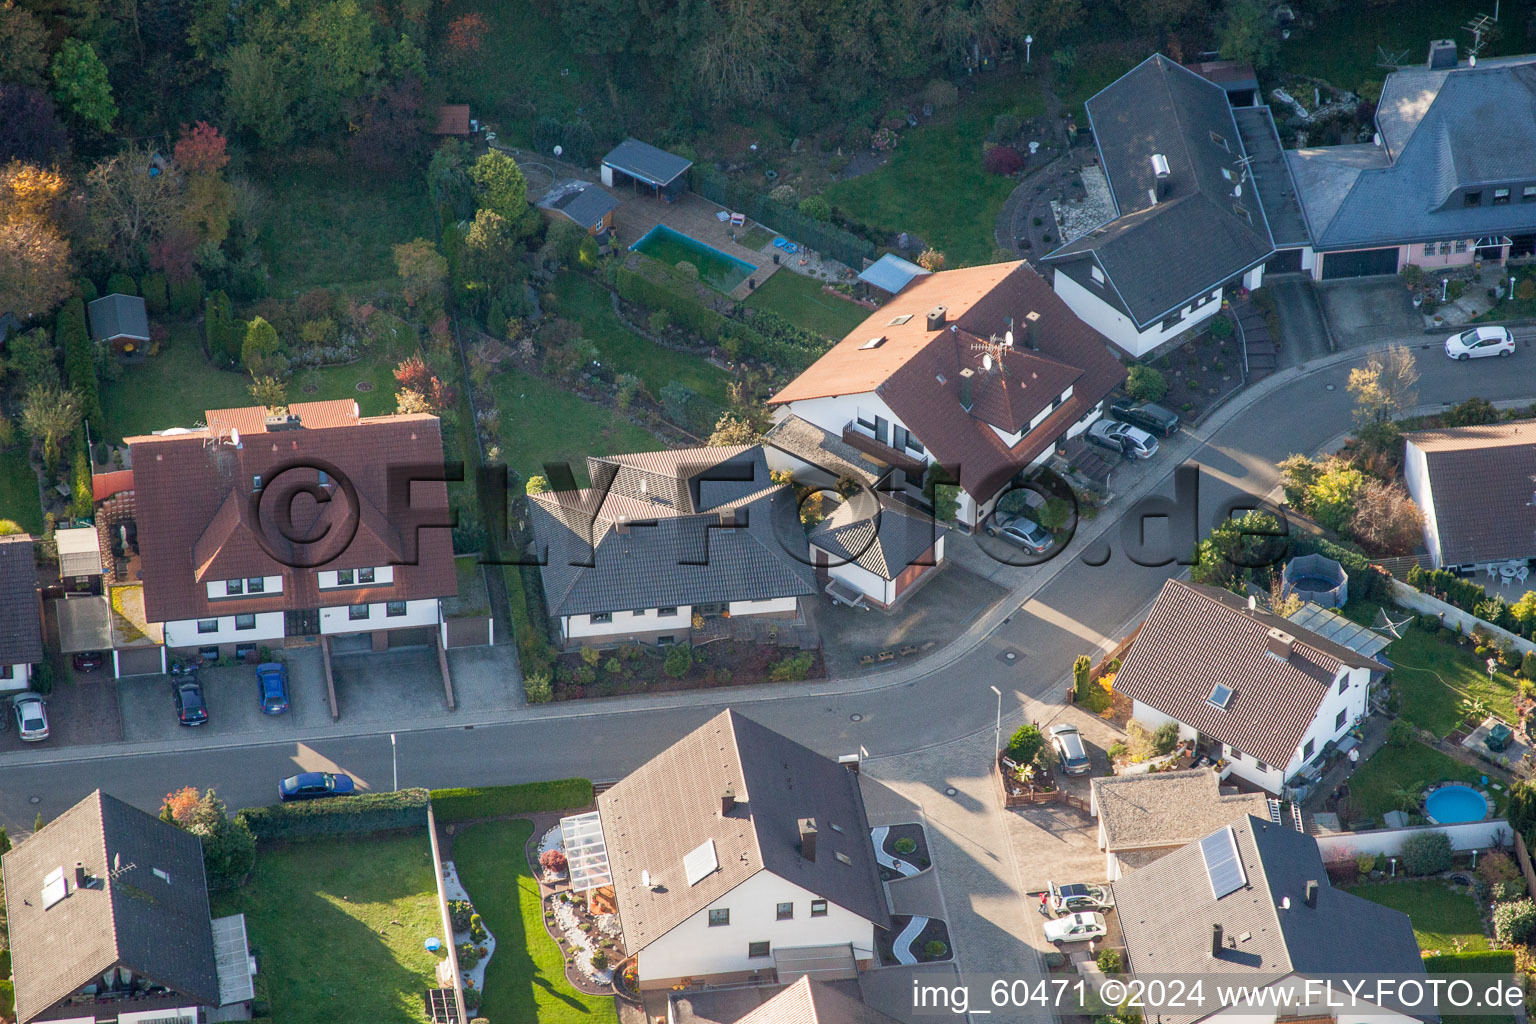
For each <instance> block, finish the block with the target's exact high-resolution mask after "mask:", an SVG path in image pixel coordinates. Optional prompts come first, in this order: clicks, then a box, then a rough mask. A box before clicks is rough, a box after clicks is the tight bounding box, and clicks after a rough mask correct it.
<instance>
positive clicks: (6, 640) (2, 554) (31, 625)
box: [0, 533, 43, 665]
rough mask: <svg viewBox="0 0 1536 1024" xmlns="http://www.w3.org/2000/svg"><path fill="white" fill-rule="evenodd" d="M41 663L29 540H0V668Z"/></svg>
mask: <svg viewBox="0 0 1536 1024" xmlns="http://www.w3.org/2000/svg"><path fill="white" fill-rule="evenodd" d="M42 660H43V623H42V618H41V616H40V615H39V614H38V603H37V567H36V563H35V562H34V560H33V554H32V538H31V537H30V536H28V535H27V534H25V533H16V534H10V535H9V536H3V537H0V665H30V664H33V663H34V662H39V661H42Z"/></svg>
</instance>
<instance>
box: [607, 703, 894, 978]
mask: <svg viewBox="0 0 1536 1024" xmlns="http://www.w3.org/2000/svg"><path fill="white" fill-rule="evenodd" d="M727 790H729V791H730V792H731V793H732V794H733V795H734V796H735V798H736V807H735V809H734V810H733V811H732V812H731V813H730V814H729V815H722V814H721V800H720V798H721V795H722V794H723V793H725V792H726V791H727ZM597 809H598V812H599V813H600V814H601V816H602V822H603V840H604V843H605V844H606V845H607V848H608V861H609V864H610V865H611V867H612V869H613V878H614V882H613V885H614V894H615V897H616V899H617V902H618V906H619V921H620V923H621V924H622V925H623V929H624V946H625V948H626V949H627V950H629V952H630V953H635V952H638V951H639V950H641V949H643V948H645V947H646V946H647V945H649V944H650V943H651V942H653V941H655V940H656V939H657V938H659V937H661V936H662V935H665V934H666V933H667V932H669V931H671V930H672V929H673V928H675V927H676V926H677V925H679V924H681V923H682V922H684V921H686V920H688V919H689V918H690V917H692V916H693V915H694V914H697V913H698V912H699V911H701V910H703V909H704V908H705V907H707V906H709V905H710V904H712V903H714V902H715V901H716V900H718V899H720V898H721V897H722V896H724V895H725V894H727V893H729V892H730V891H732V890H733V889H735V888H736V887H737V886H739V885H740V884H741V883H743V882H745V881H746V880H747V879H749V878H751V877H752V876H754V875H756V874H757V873H758V872H759V871H769V872H772V873H773V874H775V875H778V876H779V877H780V878H783V879H786V880H787V881H789V882H791V883H793V884H795V885H798V886H800V887H801V888H803V889H805V890H807V891H808V892H811V893H814V894H815V895H816V896H818V897H821V898H824V899H827V900H829V901H831V902H833V903H836V904H837V905H838V906H840V907H842V908H843V909H845V910H848V911H850V912H852V913H854V914H857V915H859V916H860V917H862V918H864V919H865V920H868V921H870V922H873V923H874V924H876V925H878V926H880V927H882V928H883V927H887V926H888V925H889V924H890V917H889V911H888V910H887V909H886V901H885V892H884V890H883V888H882V887H881V884H880V874H879V867H878V865H877V864H876V863H875V858H874V847H873V846H872V845H871V843H870V840H869V819H868V817H867V815H866V814H865V811H864V799H863V797H862V795H861V794H860V792H859V785H858V776H857V775H855V774H853V773H852V772H850V771H848V770H847V769H846V768H844V767H843V766H842V765H839V764H837V763H836V762H835V761H833V760H831V759H830V758H827V757H823V756H822V755H821V754H818V753H816V752H815V751H813V750H810V749H808V748H806V747H803V746H801V745H800V744H798V743H796V742H795V741H794V740H791V739H789V738H788V737H787V736H782V735H780V734H779V733H776V732H774V731H773V730H772V729H768V728H766V727H764V726H761V725H759V724H757V723H756V722H754V721H752V720H751V719H749V718H745V717H743V716H742V715H740V714H739V713H737V712H734V711H729V710H727V711H723V712H721V713H720V714H718V715H716V716H715V717H714V718H712V719H710V720H709V721H708V722H706V723H704V724H703V725H702V726H700V727H699V728H697V729H695V730H694V731H693V732H691V733H689V734H688V735H687V736H684V737H683V738H682V739H680V740H678V741H677V742H676V743H674V744H672V746H670V747H668V748H667V749H666V750H664V751H662V752H661V753H660V754H657V755H656V756H655V757H653V758H652V759H651V760H649V761H647V762H646V763H645V764H643V765H641V766H640V767H639V768H637V769H636V770H635V771H634V772H632V773H630V775H629V776H627V777H626V778H625V779H624V780H623V781H621V782H619V783H618V784H617V785H615V786H614V787H613V788H612V789H610V790H608V791H607V792H605V793H603V794H601V795H600V796H599V797H598V798H597ZM802 818H814V819H815V821H816V829H817V841H816V859H815V860H814V861H810V860H806V859H805V857H803V856H802V855H801V851H800V833H799V827H798V825H799V821H800V819H802ZM709 840H713V842H714V845H715V856H716V860H717V862H718V865H719V867H718V870H716V871H713V872H711V873H710V874H708V875H706V876H704V878H702V879H700V880H698V881H696V883H695V884H693V885H689V884H688V881H687V877H686V876H685V874H684V871H683V858H684V857H685V856H686V855H687V854H688V853H690V852H691V851H693V850H695V849H697V848H698V847H699V846H701V845H702V844H704V843H705V842H706V841H709ZM838 854H843V855H845V856H846V857H847V859H848V861H849V863H846V864H845V863H843V862H842V860H840V859H839V858H838V856H837V855H838ZM642 871H644V872H648V874H649V878H650V882H651V885H652V886H654V887H655V888H648V887H647V886H645V885H643V884H641V872H642ZM802 912H804V913H809V909H808V908H807V909H805V910H804V911H802Z"/></svg>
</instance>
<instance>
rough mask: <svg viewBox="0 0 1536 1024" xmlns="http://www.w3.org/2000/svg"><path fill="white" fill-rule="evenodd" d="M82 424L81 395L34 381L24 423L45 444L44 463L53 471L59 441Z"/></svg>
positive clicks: (25, 404)
mask: <svg viewBox="0 0 1536 1024" xmlns="http://www.w3.org/2000/svg"><path fill="white" fill-rule="evenodd" d="M79 425H80V396H79V395H77V394H75V393H74V392H73V391H69V390H66V389H64V388H61V387H58V386H57V385H53V384H34V385H33V386H32V389H31V390H30V391H28V392H27V397H26V398H25V399H24V400H23V401H22V403H21V426H22V429H23V430H25V431H26V432H27V433H28V434H30V435H31V436H32V439H33V440H34V441H37V442H39V443H41V444H42V446H43V464H44V465H45V466H46V467H47V468H48V472H49V473H52V472H53V471H54V470H55V468H57V466H58V463H59V443H60V442H61V441H63V440H64V439H65V438H67V437H69V436H70V435H71V434H73V433H74V432H75V428H76V427H78V426H79Z"/></svg>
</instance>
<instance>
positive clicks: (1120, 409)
mask: <svg viewBox="0 0 1536 1024" xmlns="http://www.w3.org/2000/svg"><path fill="white" fill-rule="evenodd" d="M1109 414H1110V415H1111V416H1113V417H1114V418H1115V419H1117V420H1119V421H1120V422H1121V423H1130V424H1132V425H1133V426H1137V427H1140V428H1141V429H1143V430H1150V431H1152V433H1154V434H1161V435H1163V436H1164V437H1172V436H1173V435H1174V434H1177V433H1178V432H1179V414H1178V413H1176V412H1174V411H1173V410H1172V409H1164V408H1163V407H1162V406H1160V405H1153V404H1152V403H1151V402H1124V403H1121V404H1119V405H1112V406H1110V407H1109Z"/></svg>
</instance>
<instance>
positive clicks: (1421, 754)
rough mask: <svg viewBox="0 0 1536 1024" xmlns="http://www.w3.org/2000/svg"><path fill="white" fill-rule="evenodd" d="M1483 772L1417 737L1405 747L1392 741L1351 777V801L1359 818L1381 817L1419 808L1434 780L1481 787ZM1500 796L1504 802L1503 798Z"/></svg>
mask: <svg viewBox="0 0 1536 1024" xmlns="http://www.w3.org/2000/svg"><path fill="white" fill-rule="evenodd" d="M1482 775H1483V773H1482V772H1480V771H1478V770H1477V769H1476V768H1473V767H1471V766H1470V765H1465V764H1462V763H1461V762H1460V761H1457V760H1456V759H1454V758H1452V757H1449V756H1447V755H1445V754H1442V753H1440V751H1438V750H1436V749H1434V748H1433V747H1429V746H1425V745H1424V744H1423V743H1420V742H1418V741H1417V740H1413V741H1410V742H1409V743H1407V744H1406V745H1404V746H1401V747H1394V746H1392V745H1391V744H1388V745H1386V746H1384V747H1382V748H1381V749H1380V750H1378V751H1376V753H1374V754H1372V755H1371V756H1370V759H1369V760H1367V761H1366V762H1365V763H1364V764H1362V765H1361V766H1360V768H1359V770H1357V771H1356V772H1355V774H1354V775H1353V776H1351V777H1350V779H1349V794H1350V795H1349V800H1350V803H1351V804H1352V805H1353V806H1354V808H1355V811H1356V815H1357V817H1364V818H1380V817H1381V816H1382V815H1384V814H1386V813H1387V812H1388V811H1400V810H1404V809H1407V810H1409V811H1413V810H1415V809H1416V807H1417V803H1416V801H1417V800H1418V799H1419V798H1420V797H1421V796H1422V794H1423V792H1424V788H1425V787H1426V786H1429V785H1431V784H1432V783H1436V782H1442V781H1446V780H1455V781H1457V782H1466V783H1470V784H1472V785H1474V786H1478V787H1479V788H1481V786H1480V782H1479V780H1480V779H1481V778H1482ZM1409 798H1411V799H1409ZM1497 799H1498V800H1499V803H1500V804H1501V805H1502V803H1503V798H1502V797H1497ZM1405 804H1406V805H1407V806H1406V808H1405Z"/></svg>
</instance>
